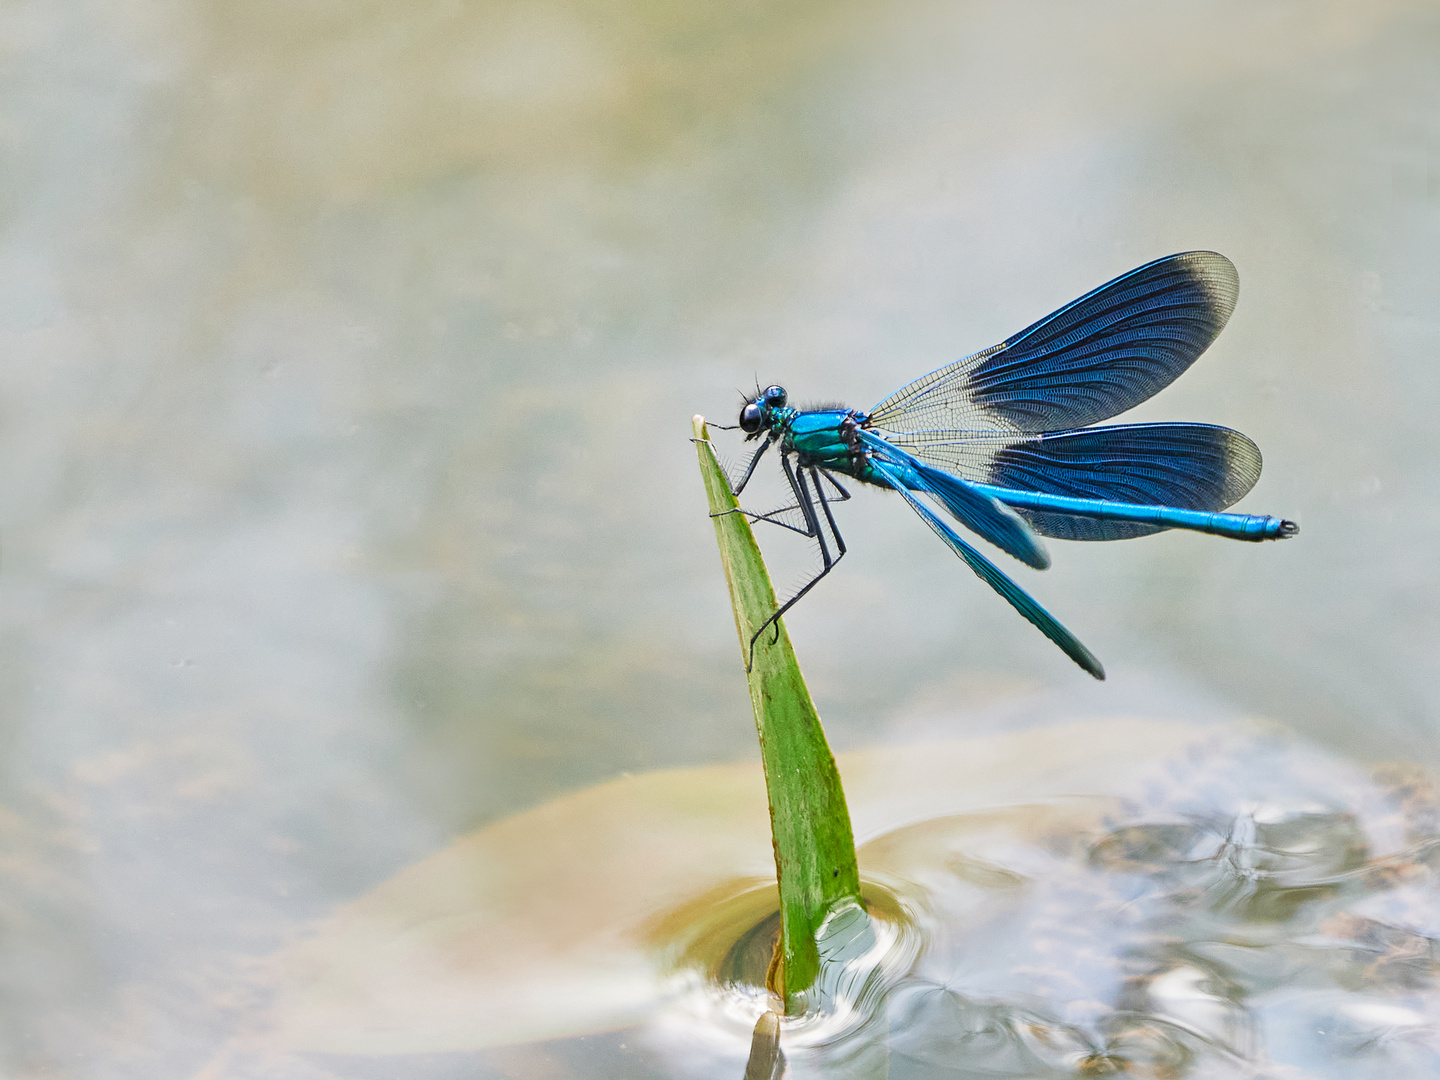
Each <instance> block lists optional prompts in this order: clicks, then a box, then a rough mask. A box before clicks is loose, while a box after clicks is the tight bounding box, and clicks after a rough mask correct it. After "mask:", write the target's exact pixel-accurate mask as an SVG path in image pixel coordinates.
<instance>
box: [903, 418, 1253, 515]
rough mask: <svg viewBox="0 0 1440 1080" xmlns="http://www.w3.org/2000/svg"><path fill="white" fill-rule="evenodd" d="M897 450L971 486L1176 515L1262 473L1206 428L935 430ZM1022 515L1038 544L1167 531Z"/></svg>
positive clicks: (1235, 490)
mask: <svg viewBox="0 0 1440 1080" xmlns="http://www.w3.org/2000/svg"><path fill="white" fill-rule="evenodd" d="M897 441H900V440H899V438H898V437H897ZM901 445H902V447H903V448H904V449H905V450H906V451H908V452H909V453H911V454H913V455H914V456H915V457H918V458H920V459H921V460H922V461H926V462H928V463H930V464H932V465H934V466H937V467H938V468H941V469H945V470H947V471H949V472H953V473H955V474H956V475H958V476H961V477H964V478H965V479H966V480H969V481H971V482H972V483H977V484H989V485H992V486H994V487H1000V488H1009V489H1016V490H1020V491H1034V492H1041V493H1044V494H1047V495H1065V496H1072V497H1075V498H1079V499H1103V500H1107V501H1110V502H1118V503H1131V504H1140V505H1147V506H1170V507H1177V508H1179V509H1182V510H1206V511H1216V510H1223V509H1225V507H1227V506H1230V505H1232V504H1233V503H1235V502H1237V501H1238V500H1239V499H1240V498H1241V497H1243V496H1244V495H1245V494H1246V493H1247V492H1248V491H1249V490H1250V489H1251V488H1252V487H1254V486H1255V482H1256V481H1257V480H1258V479H1259V478H1260V468H1261V458H1260V450H1259V448H1258V447H1256V445H1255V444H1254V443H1253V442H1251V441H1250V440H1249V439H1247V438H1246V437H1245V436H1244V435H1242V434H1240V433H1239V432H1238V431H1231V430H1230V429H1229V428H1224V427H1218V426H1216V425H1213V424H1114V425H1110V426H1108V427H1095V428H1079V429H1077V430H1074V431H1056V432H1048V433H1045V434H1041V435H1019V436H1017V435H1010V434H1003V435H1002V434H994V433H989V434H986V433H977V432H963V431H937V432H923V433H916V434H915V435H912V436H910V437H909V438H908V439H905V440H903V441H901ZM1002 501H1009V500H1003V499H1002ZM1014 505H1017V507H1018V506H1019V504H1014ZM1020 513H1021V514H1022V516H1024V517H1025V519H1026V520H1027V521H1029V522H1030V524H1031V525H1032V526H1033V527H1034V529H1035V531H1036V532H1038V533H1040V534H1041V535H1042V536H1053V537H1056V538H1057V539H1062V540H1120V539H1124V538H1126V537H1131V536H1144V535H1146V534H1148V533H1153V532H1158V531H1160V530H1161V529H1163V528H1166V527H1167V526H1164V525H1159V524H1141V523H1136V522H1126V521H1116V520H1109V521H1101V520H1095V519H1088V520H1087V519H1079V518H1076V517H1074V516H1072V515H1068V514H1050V513H1047V512H1046V511H1044V510H1043V509H1040V508H1038V507H1028V508H1025V507H1021V508H1020Z"/></svg>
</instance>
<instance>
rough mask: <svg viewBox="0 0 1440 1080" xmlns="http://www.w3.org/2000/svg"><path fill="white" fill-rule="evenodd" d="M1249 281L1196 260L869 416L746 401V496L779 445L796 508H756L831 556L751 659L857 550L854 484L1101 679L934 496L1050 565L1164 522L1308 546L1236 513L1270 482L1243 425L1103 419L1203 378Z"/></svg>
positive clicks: (1268, 523) (1141, 281) (899, 395)
mask: <svg viewBox="0 0 1440 1080" xmlns="http://www.w3.org/2000/svg"><path fill="white" fill-rule="evenodd" d="M1239 289H1240V283H1239V278H1238V277H1237V275H1236V273H1235V267H1234V266H1233V265H1231V263H1230V260H1229V259H1227V258H1225V257H1224V256H1223V255H1218V254H1216V253H1215V252H1213V251H1188V252H1183V253H1181V254H1179V255H1170V256H1168V257H1166V258H1163V259H1157V260H1155V261H1154V262H1152V263H1147V264H1146V265H1144V266H1142V267H1140V268H1138V269H1136V270H1132V271H1130V273H1128V274H1124V275H1122V276H1121V277H1118V278H1116V279H1115V280H1114V281H1111V282H1109V283H1108V284H1106V285H1102V286H1100V288H1098V289H1096V290H1094V291H1093V292H1090V293H1086V294H1085V295H1084V296H1082V297H1080V299H1078V300H1076V301H1074V302H1073V303H1070V304H1067V305H1066V306H1065V307H1063V308H1061V309H1060V310H1059V311H1056V312H1055V313H1054V314H1052V315H1047V316H1046V317H1045V318H1043V319H1041V320H1040V321H1039V322H1037V323H1035V324H1034V325H1032V326H1030V327H1027V328H1026V329H1024V330H1022V331H1020V333H1018V334H1016V335H1014V336H1013V337H1010V338H1007V339H1005V340H1004V341H1002V342H1001V343H1000V344H999V345H995V346H993V347H991V348H989V349H985V350H984V351H982V352H978V353H975V354H974V355H973V356H968V357H966V358H965V359H963V360H957V361H956V362H955V363H953V364H950V365H948V366H946V367H942V368H940V369H939V370H938V371H932V372H931V373H930V374H929V375H926V376H925V377H924V378H921V379H917V380H916V381H915V382H913V383H911V384H910V385H909V386H906V387H904V388H903V389H901V390H897V391H896V392H895V393H894V394H891V395H890V396H889V397H888V398H886V399H885V400H884V401H882V402H881V403H880V404H879V405H876V406H875V407H874V408H873V409H871V410H870V411H869V412H860V411H859V410H857V409H847V408H843V407H834V406H827V407H820V408H808V409H805V408H795V407H793V406H791V405H790V404H789V403H788V401H789V395H788V394H787V393H786V391H785V388H784V387H781V386H770V387H767V388H766V389H764V390H760V391H758V392H757V393H756V394H755V396H754V397H751V398H747V399H746V401H745V403H744V405H743V406H742V407H741V409H740V423H739V426H740V429H741V430H742V431H744V432H745V434H746V439H747V441H751V440H756V439H759V440H761V442H760V446H759V448H758V449H757V450H756V451H755V455H754V457H752V458H751V459H750V464H749V466H748V468H746V470H745V472H744V474H743V475H742V476H741V477H740V479H739V480H738V481H736V482H735V483H734V485H733V488H734V492H735V494H736V496H737V497H738V496H739V495H740V494H741V492H743V491H744V490H745V485H746V484H747V483H749V481H750V477H751V476H752V475H754V472H755V467H756V466H757V465H758V464H759V463H760V459H761V458H762V457H763V456H764V454H765V451H766V450H768V449H770V447H772V446H776V445H778V446H779V448H780V465H781V468H782V469H784V472H785V477H786V479H787V480H788V481H789V483H790V490H791V492H792V493H793V494H794V498H795V501H794V503H793V504H790V505H786V506H783V507H781V508H779V509H778V510H772V511H769V512H768V513H763V514H758V513H754V512H752V511H749V510H743V509H742V510H741V511H740V512H741V513H744V514H746V515H747V516H748V517H749V518H750V519H751V520H753V521H768V522H772V523H774V524H777V525H781V526H784V527H785V528H788V529H792V530H794V531H795V532H798V533H800V534H801V535H803V536H806V537H809V538H810V539H812V540H814V541H815V542H816V543H817V545H818V546H819V548H820V559H821V563H822V568H821V570H820V572H819V573H818V574H816V575H815V577H814V578H813V579H811V580H810V581H809V582H808V583H807V584H806V585H805V586H804V588H802V589H801V590H800V591H799V592H797V593H796V594H795V595H794V596H792V597H790V599H789V600H787V601H785V603H783V604H781V605H780V607H779V609H778V610H777V611H776V612H775V613H774V614H773V615H771V616H770V618H769V619H768V620H767V621H766V622H765V623H764V624H763V625H762V626H761V627H760V629H759V630H757V631H756V632H755V634H754V635H753V636H752V637H751V639H750V655H751V657H752V658H753V656H754V650H755V642H756V641H757V640H758V639H759V637H760V634H761V633H763V632H764V631H765V630H766V628H767V627H769V626H771V624H773V623H774V622H775V621H776V620H777V619H779V618H780V616H781V615H783V614H784V613H785V612H786V611H788V610H790V608H791V607H792V606H793V605H794V604H795V602H796V601H797V600H799V599H800V598H801V597H802V596H804V595H805V594H806V593H808V592H809V591H810V590H811V589H812V588H814V587H815V585H816V583H817V582H819V581H820V579H821V578H823V577H824V576H825V575H826V574H828V573H829V572H830V571H831V570H832V569H834V567H835V564H836V563H837V562H838V561H839V560H840V558H841V557H842V556H843V555H844V554H845V550H846V549H845V541H844V539H843V538H842V537H841V535H840V530H839V529H838V528H837V527H836V525H835V516H834V514H833V513H832V510H831V507H832V504H834V503H836V502H840V501H844V500H846V499H848V498H850V493H849V492H848V491H846V489H845V488H844V487H843V486H842V485H841V483H840V482H839V480H837V479H836V476H837V474H843V475H845V476H848V477H852V478H853V479H855V480H858V481H860V482H861V483H866V484H874V485H876V486H878V487H883V488H889V489H890V490H892V491H895V492H898V493H899V494H900V496H901V497H902V498H904V499H905V501H906V502H908V503H909V504H910V506H911V508H912V509H913V510H914V511H915V512H916V513H917V514H919V515H920V516H921V517H922V518H923V519H924V520H925V523H926V524H927V525H929V526H930V528H931V529H933V530H934V531H935V533H936V534H937V535H938V536H939V537H940V539H942V540H944V541H945V543H946V544H948V545H949V546H950V547H951V549H952V550H954V552H955V553H956V554H957V555H959V556H960V558H962V559H964V560H965V562H966V564H967V565H969V567H970V568H971V569H972V570H974V571H975V573H976V574H978V575H979V576H980V577H981V578H982V579H983V580H984V581H985V582H986V583H987V584H988V585H990V587H991V588H993V589H994V590H995V591H996V592H998V593H999V594H1000V595H1001V596H1003V597H1004V598H1005V599H1006V600H1008V601H1009V602H1010V603H1011V604H1012V605H1013V606H1014V607H1015V609H1016V610H1017V611H1019V612H1020V614H1021V615H1023V616H1025V618H1027V619H1029V620H1030V622H1031V623H1033V624H1034V625H1035V626H1036V628H1038V629H1039V630H1040V632H1041V633H1042V634H1044V635H1045V636H1046V637H1048V638H1049V639H1050V640H1051V641H1053V642H1054V643H1055V644H1056V645H1058V646H1059V647H1060V648H1061V649H1062V650H1064V652H1065V654H1066V655H1067V656H1069V657H1070V658H1071V659H1072V660H1074V661H1075V662H1076V663H1077V664H1079V665H1080V666H1081V667H1082V668H1084V669H1085V670H1086V671H1088V672H1089V673H1090V674H1091V675H1093V676H1095V678H1097V679H1103V678H1104V677H1105V670H1104V668H1102V667H1101V666H1100V662H1099V661H1098V660H1096V659H1095V657H1094V655H1093V654H1092V653H1091V652H1090V650H1089V649H1087V648H1086V647H1085V646H1084V645H1082V644H1081V643H1080V641H1079V640H1078V639H1077V638H1076V637H1075V635H1074V634H1072V633H1070V631H1069V630H1067V629H1065V627H1063V626H1062V625H1060V623H1059V622H1058V621H1057V620H1056V619H1055V618H1054V616H1052V615H1051V614H1050V613H1049V612H1047V611H1046V610H1045V609H1044V608H1042V607H1041V606H1040V605H1039V604H1038V603H1036V602H1035V600H1034V599H1033V598H1032V597H1031V596H1030V595H1029V594H1028V593H1026V592H1025V590H1024V589H1022V588H1020V586H1018V585H1017V584H1015V582H1013V581H1011V580H1010V578H1009V577H1007V576H1006V575H1005V574H1004V573H1002V572H1001V571H1000V569H999V568H998V567H996V566H995V565H994V564H993V563H992V562H990V560H989V559H987V558H986V557H985V556H984V555H982V554H980V552H979V551H977V550H976V549H975V548H973V547H972V546H971V545H970V544H968V543H966V542H965V541H964V540H962V539H961V538H960V537H959V536H958V535H956V533H955V531H954V530H953V529H951V528H950V526H949V525H947V524H946V523H945V522H944V521H942V520H940V518H939V517H937V516H936V514H935V513H934V512H933V511H932V510H931V509H930V507H929V506H928V505H927V504H926V503H925V502H923V501H922V500H921V499H920V498H919V497H918V496H919V495H927V496H929V497H930V498H932V499H934V500H935V502H936V503H937V504H939V506H941V507H943V508H944V509H945V510H946V511H948V512H949V514H950V515H951V516H952V517H954V518H955V520H957V521H959V522H960V523H961V524H962V525H964V526H965V527H966V528H968V529H970V530H971V531H972V532H975V533H978V534H979V535H980V536H982V537H983V538H984V539H986V540H988V541H990V542H991V543H992V544H994V545H995V546H996V547H998V548H1000V549H1001V550H1002V551H1005V552H1006V553H1008V554H1010V555H1013V556H1014V557H1015V558H1017V559H1019V560H1020V561H1021V562H1023V563H1025V564H1027V565H1028V566H1033V567H1035V568H1036V569H1037V570H1043V569H1045V568H1046V567H1047V566H1049V565H1050V557H1049V555H1048V554H1047V553H1046V551H1045V548H1044V546H1043V545H1042V544H1041V542H1040V539H1039V537H1041V536H1049V537H1054V538H1056V539H1061V540H1121V539H1125V538H1128V537H1133V536H1144V535H1146V534H1148V533H1154V532H1159V531H1161V530H1162V529H1193V530H1196V531H1199V532H1208V533H1214V534H1215V535H1217V536H1226V537H1230V538H1231V539H1234V540H1280V539H1284V538H1286V537H1289V536H1294V535H1295V534H1296V533H1297V532H1298V531H1299V529H1298V528H1297V526H1296V525H1295V523H1294V522H1292V521H1286V520H1283V519H1281V518H1276V517H1269V516H1263V515H1251V514H1227V513H1220V511H1222V510H1224V509H1225V507H1227V506H1230V505H1231V504H1232V503H1234V502H1235V501H1236V500H1238V499H1239V498H1240V497H1241V496H1243V495H1244V494H1245V493H1246V492H1247V491H1249V490H1250V489H1251V488H1252V487H1253V486H1254V485H1255V481H1256V480H1258V479H1259V478H1260V451H1259V449H1258V448H1257V447H1256V446H1255V444H1254V443H1253V442H1251V441H1250V440H1249V439H1247V438H1246V437H1245V436H1244V435H1242V434H1240V433H1239V432H1238V431H1231V430H1230V429H1229V428H1224V427H1217V426H1214V425H1211V424H1119V425H1110V426H1105V427H1090V426H1088V425H1091V424H1096V423H1098V422H1099V421H1101V420H1108V419H1109V418H1110V417H1112V416H1115V415H1117V414H1118V413H1122V412H1124V411H1125V410H1127V409H1129V408H1131V407H1133V406H1135V405H1138V404H1139V403H1140V402H1142V401H1144V400H1145V399H1146V398H1148V397H1150V396H1151V395H1152V394H1154V393H1156V392H1157V391H1159V390H1161V389H1163V388H1164V387H1165V386H1167V385H1169V383H1170V382H1171V381H1172V380H1174V379H1175V378H1176V377H1177V376H1178V375H1180V373H1181V372H1183V371H1184V370H1185V369H1186V368H1188V367H1189V366H1190V365H1191V364H1192V363H1193V362H1194V361H1195V358H1196V357H1198V356H1199V355H1200V354H1201V353H1203V352H1204V351H1205V349H1206V348H1207V347H1208V346H1209V345H1210V343H1211V342H1212V341H1214V340H1215V336H1216V335H1217V334H1219V333H1220V331H1221V330H1222V329H1223V328H1224V326H1225V322H1226V320H1227V319H1229V318H1230V312H1231V311H1232V310H1233V309H1234V307H1235V300H1236V297H1237V296H1238V295H1239ZM827 532H828V533H829V537H830V540H832V541H833V544H834V551H833V553H832V551H831V545H830V543H828V542H827V540H826V533H827ZM777 632H778V631H777Z"/></svg>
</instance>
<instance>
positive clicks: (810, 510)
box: [745, 455, 848, 671]
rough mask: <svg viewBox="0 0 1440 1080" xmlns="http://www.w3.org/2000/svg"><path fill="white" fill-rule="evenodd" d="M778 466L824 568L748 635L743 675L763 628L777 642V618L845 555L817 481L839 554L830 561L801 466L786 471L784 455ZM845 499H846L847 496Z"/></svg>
mask: <svg viewBox="0 0 1440 1080" xmlns="http://www.w3.org/2000/svg"><path fill="white" fill-rule="evenodd" d="M780 463H781V465H783V466H784V467H785V477H786V479H788V480H789V481H790V488H791V490H792V491H794V492H795V501H796V502H797V503H798V504H799V506H800V512H801V513H802V514H804V515H805V524H806V527H807V529H808V530H809V531H808V532H807V533H805V535H806V536H810V537H812V538H813V539H814V540H815V541H816V542H817V543H819V545H820V559H821V561H822V562H823V563H824V564H825V565H824V568H823V569H822V570H821V571H820V573H818V574H816V575H815V576H814V577H813V578H811V579H810V580H809V581H808V582H807V583H806V584H805V586H804V587H803V588H802V589H801V590H800V591H799V592H797V593H796V594H795V595H794V596H792V597H791V598H790V599H789V600H786V601H785V603H783V604H781V605H780V607H779V609H778V610H777V611H776V612H775V614H773V615H771V616H770V618H768V619H766V620H765V621H764V622H763V623H761V624H760V628H759V629H758V630H756V631H755V633H754V634H753V635H751V637H750V657H749V659H748V660H747V661H746V664H745V670H746V671H749V670H750V668H751V666H753V665H754V663H755V642H756V641H758V640H759V639H760V635H761V634H763V633H764V632H765V630H766V628H767V627H770V626H772V625H773V626H774V627H775V640H776V641H779V640H780V622H779V620H780V616H782V615H784V614H785V612H787V611H789V610H790V609H791V608H792V607H794V606H795V603H796V601H798V600H799V599H800V598H801V597H802V596H804V595H805V594H806V593H808V592H809V591H810V590H811V589H813V588H814V587H815V586H816V584H818V583H819V581H820V579H821V578H823V577H824V576H825V575H826V574H828V573H830V571H831V569H832V568H833V567H834V566H835V564H836V563H837V562H839V561H840V558H841V556H843V555H844V554H845V541H844V540H843V539H841V537H840V531H839V530H838V529H836V528H835V518H834V516H833V515H832V514H831V513H830V505H829V501H828V500H827V499H826V498H825V492H824V491H823V490H822V489H821V487H820V480H819V477H818V476H815V477H814V482H815V489H816V492H817V493H818V494H819V496H820V505H821V507H822V508H823V509H824V511H825V520H826V521H827V522H828V523H829V525H830V532H831V535H832V536H834V537H835V546H836V547H837V548H838V550H839V553H840V554H839V555H836V556H835V558H833V559H832V558H831V557H830V548H829V545H827V544H826V543H825V534H824V532H823V531H822V530H821V528H820V517H819V515H818V514H816V513H815V502H814V499H813V498H812V497H811V495H810V485H809V484H807V483H806V481H805V466H801V467H800V469H799V470H798V471H797V470H795V469H792V468H791V467H790V459H789V458H788V457H785V456H784V455H781V457H780ZM810 472H811V474H812V476H814V473H815V470H814V469H813V468H811V470H810ZM835 486H836V487H837V488H839V487H840V485H839V484H836V485H835ZM840 490H842V491H843V490H844V489H843V488H840ZM846 497H847V498H848V494H847V496H846ZM796 531H797V532H798V531H799V530H798V529H797V530H796Z"/></svg>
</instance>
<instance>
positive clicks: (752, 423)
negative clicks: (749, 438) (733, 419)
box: [740, 401, 761, 435]
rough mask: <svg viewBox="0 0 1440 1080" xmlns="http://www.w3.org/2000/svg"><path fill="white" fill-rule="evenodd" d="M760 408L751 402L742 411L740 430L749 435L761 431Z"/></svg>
mask: <svg viewBox="0 0 1440 1080" xmlns="http://www.w3.org/2000/svg"><path fill="white" fill-rule="evenodd" d="M760 421H761V415H760V406H759V405H756V404H755V402H753V401H750V402H747V403H746V404H745V407H744V408H743V409H741V410H740V430H741V431H743V432H745V434H747V435H754V434H755V433H756V432H757V431H759V430H760Z"/></svg>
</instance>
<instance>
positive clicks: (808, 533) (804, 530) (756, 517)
mask: <svg viewBox="0 0 1440 1080" xmlns="http://www.w3.org/2000/svg"><path fill="white" fill-rule="evenodd" d="M822 476H823V477H824V478H825V479H826V480H827V481H828V482H829V484H830V486H831V487H833V488H834V489H835V492H836V494H835V496H834V497H833V498H827V497H826V496H825V488H824V486H823V485H822V484H821V483H820V477H822ZM810 482H811V483H812V484H814V486H815V494H816V495H818V496H819V497H820V503H821V505H822V506H823V507H824V508H825V516H826V518H827V519H829V521H830V531H831V532H832V533H833V534H834V536H835V542H836V543H837V544H838V545H839V548H840V554H841V555H843V554H845V544H844V542H843V541H842V540H841V539H840V533H839V532H838V531H836V529H835V519H834V518H833V517H831V516H830V509H829V506H830V503H831V502H832V501H834V502H848V501H849V500H850V492H849V491H847V490H846V489H845V486H844V485H843V484H841V483H840V481H839V480H836V479H835V477H834V475H833V474H832V473H829V472H827V471H826V470H824V469H821V468H819V467H818V466H812V467H811V468H810ZM792 490H793V488H792ZM793 510H800V516H801V520H802V521H804V522H805V524H804V526H803V527H802V526H800V525H791V524H790V523H789V522H788V521H781V520H780V517H779V515H781V514H788V513H790V512H791V511H793ZM725 514H744V515H745V516H746V517H747V518H749V519H750V521H751V522H752V523H754V522H757V521H764V522H767V523H769V524H771V525H779V526H780V527H781V528H782V529H789V530H790V531H791V532H793V533H799V534H800V535H801V536H804V537H806V538H807V539H808V538H812V537H813V536H814V535H815V534H814V531H813V529H812V527H811V525H810V523H809V521H808V520H807V519H806V518H805V512H804V511H803V510H801V509H800V504H799V502H798V501H797V502H794V503H791V504H790V505H788V506H780V507H777V508H776V509H774V510H767V511H765V513H763V514H758V513H756V512H755V511H754V510H746V509H745V508H744V507H743V506H737V507H736V508H735V509H734V510H721V511H720V513H718V514H711V515H710V516H711V517H722V516H724V515H725ZM835 561H836V562H839V561H840V560H839V556H837V557H836V560H835Z"/></svg>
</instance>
